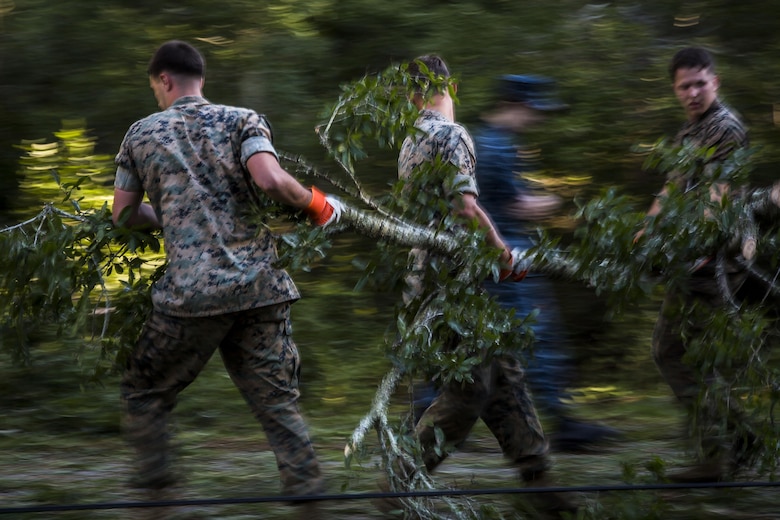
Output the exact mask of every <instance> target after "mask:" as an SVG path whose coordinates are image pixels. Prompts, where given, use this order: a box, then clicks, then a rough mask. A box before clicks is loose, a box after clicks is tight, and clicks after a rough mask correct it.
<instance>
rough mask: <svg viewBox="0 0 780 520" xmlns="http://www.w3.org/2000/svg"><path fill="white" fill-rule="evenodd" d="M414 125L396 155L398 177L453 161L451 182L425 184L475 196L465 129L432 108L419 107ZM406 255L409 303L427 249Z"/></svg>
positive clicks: (425, 261)
mask: <svg viewBox="0 0 780 520" xmlns="http://www.w3.org/2000/svg"><path fill="white" fill-rule="evenodd" d="M414 126H415V128H417V129H418V130H420V132H417V133H416V134H413V135H409V136H407V137H406V139H404V142H403V144H402V145H401V152H400V153H399V155H398V177H399V179H405V180H407V181H408V180H410V179H413V178H414V174H415V172H416V171H417V170H418V169H419V168H420V166H422V165H424V164H429V163H433V162H434V161H436V160H441V161H442V163H444V164H451V165H453V166H454V167H455V168H456V173H455V176H454V178H453V179H452V185H451V186H450V185H449V182H446V181H449V179H446V180H443V182H442V184H441V185H437V186H430V187H429V189H430V190H432V191H433V194H434V196H439V195H441V196H443V197H449V196H451V195H452V193H451V189H452V187H453V186H454V187H455V189H457V191H458V192H459V193H470V194H473V195H475V196H478V195H479V190H478V188H477V181H476V176H475V169H476V164H477V162H476V154H475V152H474V141H473V140H472V138H471V135H469V133H468V132H467V131H466V129H465V128H464V127H463V126H462V125H459V124H458V123H455V122H453V121H450V120H449V119H447V118H446V117H444V116H443V115H442V114H440V113H439V112H436V111H434V110H421V111H420V115H419V116H418V118H417V120H416V121H415V123H414ZM426 188H428V186H426ZM437 224H438V223H437V222H434V223H432V225H433V226H437ZM410 257H411V265H412V266H413V268H412V273H411V274H409V275H408V276H407V277H406V287H405V289H404V293H403V298H404V302H405V303H409V302H410V301H411V300H412V299H413V298H414V297H416V296H417V295H419V293H420V291H421V286H422V282H421V277H422V272H423V271H424V268H425V266H426V265H427V264H428V253H427V252H426V251H423V250H421V249H417V248H414V249H412V250H411V251H410Z"/></svg>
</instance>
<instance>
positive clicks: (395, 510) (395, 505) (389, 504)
mask: <svg viewBox="0 0 780 520" xmlns="http://www.w3.org/2000/svg"><path fill="white" fill-rule="evenodd" d="M377 487H378V488H379V492H380V493H392V492H393V490H392V489H390V483H389V482H388V480H387V475H382V476H381V477H380V478H379V479H378V480H377ZM371 503H372V504H373V505H374V508H376V510H377V511H379V512H380V513H382V515H383V516H385V517H387V518H404V511H405V510H406V506H405V505H404V503H403V501H402V500H401V499H400V498H398V497H376V498H372V499H371Z"/></svg>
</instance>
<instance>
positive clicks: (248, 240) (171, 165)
mask: <svg viewBox="0 0 780 520" xmlns="http://www.w3.org/2000/svg"><path fill="white" fill-rule="evenodd" d="M259 152H270V153H273V154H274V155H276V151H275V150H274V147H273V143H272V134H271V130H270V126H269V124H268V122H267V121H266V119H265V118H264V117H263V116H261V115H258V114H257V113H255V112H254V111H252V110H248V109H243V108H236V107H228V106H223V105H215V104H211V103H209V102H208V101H207V100H205V99H204V98H202V97H196V96H187V97H182V98H180V99H178V100H177V101H176V102H175V103H174V104H173V105H172V106H171V107H170V108H168V109H167V110H164V111H162V112H157V113H155V114H152V115H150V116H148V117H146V118H144V119H142V120H140V121H137V122H135V123H134V124H133V125H132V126H131V127H130V129H129V130H128V131H127V134H126V135H125V138H124V140H123V141H122V145H121V147H120V150H119V153H118V154H117V156H116V160H115V162H116V165H117V172H116V180H115V183H114V185H115V187H116V188H118V189H121V190H125V191H136V192H142V191H145V192H146V194H147V195H148V197H149V200H150V202H151V205H152V207H153V208H154V211H155V213H156V214H157V217H158V219H159V220H160V223H161V224H162V226H163V239H164V246H165V256H166V260H167V262H168V266H167V269H166V271H165V275H164V276H163V277H162V278H161V279H160V280H159V281H157V282H156V283H155V285H154V287H153V288H152V300H153V303H154V307H155V309H156V310H158V311H160V312H162V313H164V314H168V315H172V316H185V317H195V316H213V315H218V314H226V313H230V312H235V311H240V310H246V309H252V308H256V307H262V306H266V305H272V304H276V303H282V302H286V301H292V300H296V299H298V298H299V294H298V290H297V288H296V287H295V284H294V283H293V281H292V279H291V278H290V276H289V275H288V274H287V273H286V272H285V271H284V270H281V269H276V268H274V267H273V265H272V264H273V263H274V261H275V260H276V259H277V254H276V244H275V241H274V238H273V236H272V235H271V234H270V233H269V232H268V231H267V230H265V229H264V228H262V227H260V226H258V225H256V224H253V223H250V221H249V220H248V218H247V214H248V210H249V209H250V208H251V207H252V205H253V204H254V202H253V198H252V189H253V188H252V184H251V183H252V179H251V176H250V174H249V172H248V170H247V169H246V163H247V160H248V159H249V157H250V156H251V155H253V154H255V153H259Z"/></svg>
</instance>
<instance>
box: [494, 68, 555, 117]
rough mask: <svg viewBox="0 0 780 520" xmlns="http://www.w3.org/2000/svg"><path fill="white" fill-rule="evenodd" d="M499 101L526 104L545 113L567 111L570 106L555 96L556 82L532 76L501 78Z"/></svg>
mask: <svg viewBox="0 0 780 520" xmlns="http://www.w3.org/2000/svg"><path fill="white" fill-rule="evenodd" d="M498 99H500V100H501V101H509V102H512V103H524V104H525V105H527V106H529V107H531V108H533V109H535V110H544V111H555V110H565V109H567V108H569V105H567V104H566V103H563V102H562V101H560V100H559V99H558V98H557V97H556V96H555V81H553V80H552V79H551V78H547V77H544V76H536V75H531V74H506V75H504V76H501V77H500V78H499V82H498Z"/></svg>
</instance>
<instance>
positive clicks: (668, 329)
mask: <svg viewBox="0 0 780 520" xmlns="http://www.w3.org/2000/svg"><path fill="white" fill-rule="evenodd" d="M674 142H675V144H676V145H682V144H691V145H693V146H696V147H699V148H705V147H706V148H712V147H714V148H716V150H715V153H714V154H713V155H712V158H711V159H710V160H709V161H708V164H707V165H705V171H704V174H705V175H706V174H707V170H708V168H713V167H715V166H717V164H718V163H719V162H721V161H723V160H725V159H726V158H728V157H729V155H730V154H732V153H734V151H736V150H738V149H740V148H744V147H746V146H748V137H747V130H746V128H745V126H744V125H743V124H742V122H741V121H740V120H739V119H738V118H737V117H736V116H735V115H734V114H733V113H732V112H731V111H730V110H728V109H727V108H726V107H725V106H723V105H721V104H719V103H717V102H716V103H714V104H713V106H712V107H711V108H710V110H708V111H707V112H706V113H705V114H704V115H703V116H702V117H701V118H699V119H698V120H696V121H693V122H686V123H685V124H684V125H683V127H682V128H681V129H680V131H679V132H678V134H677V136H676V137H675V140H674ZM670 180H672V181H674V176H672V177H670ZM697 183H698V180H697V179H691V180H689V184H688V186H687V188H688V189H692V188H694V187H695V185H696V184H697ZM727 272H728V275H727V279H728V284H729V286H730V287H731V289H732V291H735V292H736V290H737V289H738V288H739V286H740V285H741V284H742V283H743V282H744V281H745V278H746V273H745V272H744V269H742V268H738V267H736V263H733V262H732V263H730V267H729V268H728V269H727ZM723 304H724V301H723V296H722V294H721V289H720V287H719V284H718V281H717V279H716V275H715V267H714V266H713V262H709V263H708V264H706V265H705V266H704V267H702V268H700V269H698V270H697V271H696V272H694V273H693V274H692V275H691V276H690V278H689V280H688V284H687V292H686V293H685V294H683V293H682V291H669V292H667V294H666V296H665V298H664V302H663V305H662V307H661V312H660V314H659V317H658V321H657V322H656V324H655V328H654V330H653V344H652V349H653V358H654V360H655V363H656V366H658V369H659V371H660V372H661V375H662V376H663V378H664V379H665V380H666V382H667V383H668V384H669V386H670V387H671V389H672V391H673V392H674V394H675V396H676V397H677V399H678V400H679V401H680V402H681V403H682V404H683V405H684V406H685V407H686V409H687V410H688V412H689V413H688V417H689V419H690V420H691V422H692V427H693V429H694V432H693V433H694V437H695V438H696V439H697V440H698V442H699V444H700V445H699V446H698V448H699V449H700V451H701V452H702V455H703V456H704V457H705V458H713V457H717V456H718V453H719V452H720V451H721V450H722V449H724V443H725V442H727V441H726V436H727V433H726V431H724V430H723V428H722V427H721V426H722V424H723V421H722V419H721V418H719V417H717V415H718V412H717V409H718V405H717V403H714V402H712V401H711V400H709V399H707V398H709V397H713V395H712V393H711V392H706V394H705V395H704V397H705V401H704V402H702V403H700V404H701V406H700V407H698V409H697V408H696V403H697V398H698V396H699V394H700V392H701V390H702V388H701V384H702V381H704V382H705V384H709V382H712V381H713V380H714V378H715V375H714V374H702V373H701V371H700V370H698V369H697V368H696V367H692V366H691V365H689V364H688V363H686V362H684V361H683V358H684V356H685V354H686V350H687V347H686V345H687V342H688V340H689V338H690V337H692V336H695V335H696V334H697V333H698V332H700V331H701V330H703V329H702V327H704V324H702V323H696V322H694V321H693V320H690V321H689V322H688V323H687V324H686V328H685V329H686V330H685V331H683V322H682V320H683V317H684V316H685V313H684V312H682V311H681V309H691V308H693V306H700V307H701V309H705V310H706V309H712V310H713V311H714V310H715V309H717V308H718V307H720V306H722V305H723ZM704 312H705V313H706V311H704ZM740 415H741V412H740V411H739V409H738V408H737V407H736V406H735V403H734V402H733V400H730V403H729V416H728V417H726V422H725V424H726V427H727V428H726V429H727V430H731V429H733V425H734V424H736V421H738V420H739V419H738V417H739V416H740Z"/></svg>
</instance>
